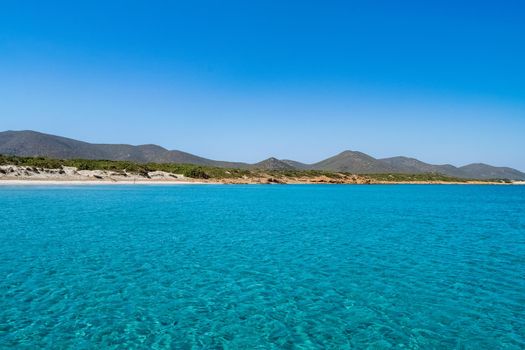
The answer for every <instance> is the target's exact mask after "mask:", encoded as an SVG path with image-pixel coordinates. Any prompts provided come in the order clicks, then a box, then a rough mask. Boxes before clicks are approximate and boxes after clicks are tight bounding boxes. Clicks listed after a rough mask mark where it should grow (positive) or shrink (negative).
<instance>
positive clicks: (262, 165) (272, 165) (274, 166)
mask: <svg viewBox="0 0 525 350" xmlns="http://www.w3.org/2000/svg"><path fill="white" fill-rule="evenodd" d="M252 167H253V168H255V169H263V170H294V169H296V168H295V167H293V166H292V165H290V164H287V163H286V162H283V161H282V160H279V159H277V158H273V157H271V158H268V159H265V160H263V161H262V162H259V163H255V164H253V165H252Z"/></svg>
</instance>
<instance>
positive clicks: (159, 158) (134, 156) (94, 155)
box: [0, 130, 525, 180]
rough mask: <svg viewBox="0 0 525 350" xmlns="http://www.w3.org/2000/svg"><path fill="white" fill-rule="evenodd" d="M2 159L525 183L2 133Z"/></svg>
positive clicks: (481, 173)
mask: <svg viewBox="0 0 525 350" xmlns="http://www.w3.org/2000/svg"><path fill="white" fill-rule="evenodd" d="M0 154H4V155H13V156H21V157H48V158H55V159H88V160H112V161H130V162H136V163H142V164H145V163H177V164H194V165H201V166H210V167H219V168H238V169H254V168H257V169H264V170H294V169H296V170H315V171H331V172H347V173H353V174H393V173H397V174H442V175H445V176H450V177H457V178H470V179H483V180H487V179H510V180H525V173H522V172H520V171H518V170H516V169H512V168H508V167H494V166H491V165H487V164H482V163H476V164H469V165H466V166H462V167H455V166H453V165H450V164H444V165H433V164H428V163H424V162H422V161H420V160H418V159H414V158H408V157H401V156H400V157H392V158H383V159H376V158H374V157H371V156H369V155H368V154H365V153H362V152H357V151H344V152H341V153H339V154H338V155H335V156H333V157H330V158H327V159H324V160H322V161H320V162H317V163H313V164H305V163H300V162H297V161H294V160H289V159H285V160H279V159H277V158H273V157H271V158H268V159H266V160H263V161H261V162H259V163H255V164H248V163H241V162H227V161H218V160H212V159H208V158H203V157H199V156H196V155H194V154H191V153H187V152H183V151H179V150H168V149H165V148H163V147H161V146H157V145H153V144H147V145H138V146H134V145H127V144H94V143H88V142H83V141H78V140H74V139H70V138H66V137H61V136H55V135H49V134H44V133H40V132H36V131H29V130H26V131H5V132H0Z"/></svg>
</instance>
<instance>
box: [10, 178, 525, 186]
mask: <svg viewBox="0 0 525 350" xmlns="http://www.w3.org/2000/svg"><path fill="white" fill-rule="evenodd" d="M262 184H272V183H265V182H260V181H243V182H231V181H220V180H213V179H212V180H206V181H176V180H138V181H129V180H117V181H114V180H72V179H38V180H36V179H0V187H2V186H108V185H128V186H130V185H148V186H149V185H151V186H166V185H169V186H183V185H262ZM273 184H276V185H277V184H279V185H323V184H324V185H333V184H335V185H516V186H523V185H525V181H520V182H512V183H501V182H488V181H466V182H446V181H398V182H396V181H392V182H387V181H377V182H370V183H355V182H347V183H330V182H313V181H290V182H281V183H273Z"/></svg>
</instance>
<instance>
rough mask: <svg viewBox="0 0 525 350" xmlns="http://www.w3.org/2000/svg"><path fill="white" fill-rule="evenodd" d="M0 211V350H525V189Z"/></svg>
mask: <svg viewBox="0 0 525 350" xmlns="http://www.w3.org/2000/svg"><path fill="white" fill-rule="evenodd" d="M0 200H1V211H0V225H1V226H0V242H1V244H0V277H1V279H0V347H4V348H29V349H36V348H42V347H48V348H74V349H89V348H153V349H163V348H174V349H201V348H208V349H217V348H219V349H221V348H227V349H249V348H260V349H279V348H283V349H287V348H297V349H313V348H333V349H349V348H355V349H363V348H371V349H387V348H396V349H433V348H435V349H476V350H479V349H523V348H525V186H522V187H519V186H513V187H511V186H428V185H426V186H417V185H410V186H348V185H347V186H338V185H328V186H323V185H319V186H318V185H308V186H300V185H299V186H253V185H252V186H172V187H156V186H129V187H125V186H115V187H105V186H99V187H96V186H94V187H69V188H64V187H39V188H38V187H3V188H2V187H0Z"/></svg>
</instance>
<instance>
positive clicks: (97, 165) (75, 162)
mask: <svg viewBox="0 0 525 350" xmlns="http://www.w3.org/2000/svg"><path fill="white" fill-rule="evenodd" d="M0 165H19V166H29V167H34V168H46V169H59V168H61V167H63V166H67V167H76V168H78V170H110V171H127V172H129V173H136V174H146V173H148V172H150V171H166V172H170V173H174V174H183V175H184V176H187V177H190V178H194V179H209V178H214V179H223V178H240V177H242V176H244V175H249V174H250V171H248V170H242V169H225V168H217V167H207V166H200V165H192V164H172V163H169V164H168V163H162V164H158V163H147V164H139V163H134V162H128V161H115V160H89V159H51V158H44V157H15V156H4V155H0Z"/></svg>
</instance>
